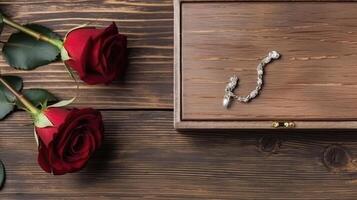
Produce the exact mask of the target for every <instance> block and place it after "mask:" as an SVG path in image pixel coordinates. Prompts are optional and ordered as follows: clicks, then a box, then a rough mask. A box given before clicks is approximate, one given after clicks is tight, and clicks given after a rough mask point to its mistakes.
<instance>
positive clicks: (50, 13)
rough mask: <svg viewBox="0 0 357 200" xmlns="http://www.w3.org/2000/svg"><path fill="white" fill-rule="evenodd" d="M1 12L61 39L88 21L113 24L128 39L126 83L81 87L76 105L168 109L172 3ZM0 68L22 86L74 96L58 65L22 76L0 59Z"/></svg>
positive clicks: (9, 7)
mask: <svg viewBox="0 0 357 200" xmlns="http://www.w3.org/2000/svg"><path fill="white" fill-rule="evenodd" d="M0 9H2V10H4V11H5V12H6V13H7V14H9V15H10V16H13V18H14V19H15V20H17V21H18V22H21V23H28V22H33V23H40V24H42V25H45V26H49V27H51V28H53V29H54V30H55V31H56V32H58V33H60V34H61V35H63V36H64V35H65V33H66V31H68V30H70V29H72V28H74V27H76V26H79V25H82V24H85V23H88V22H89V23H92V25H97V26H99V27H104V26H107V25H109V24H110V23H111V22H112V21H114V22H116V23H117V25H118V26H119V29H120V31H121V32H122V33H124V34H126V35H127V36H128V40H129V44H128V45H129V49H130V56H129V57H130V58H129V59H130V66H129V69H128V72H127V76H126V79H125V80H123V81H118V82H116V83H114V84H112V85H110V86H104V85H99V86H88V85H85V84H81V86H80V88H81V89H80V96H81V97H80V98H79V101H77V105H78V104H80V105H82V106H95V107H97V108H102V109H127V108H131V109H132V108H133V109H137V108H165V109H167V108H172V98H173V95H172V87H173V86H172V77H173V73H172V62H173V58H172V48H173V12H172V2H171V1H168V0H160V1H144V0H141V1H138V0H135V1H115V0H106V1H102V0H89V1H82V0H80V1H70V0H61V1H56V0H46V1H42V0H33V1H22V0H14V1H6V0H5V1H4V0H1V1H0ZM11 31H13V30H11ZM9 34H10V29H8V28H7V29H6V30H5V32H4V34H3V35H2V36H1V40H2V41H6V39H7V38H8V37H9ZM0 69H1V71H2V73H6V74H8V73H9V74H17V75H19V76H22V77H23V78H24V79H25V82H26V87H44V88H47V89H49V90H51V91H52V92H53V93H55V94H56V95H57V96H59V97H61V98H71V97H73V95H74V94H75V91H74V90H75V85H74V83H73V81H72V80H71V78H69V76H68V74H67V72H66V70H65V69H64V67H63V64H62V63H54V64H51V65H49V66H47V67H42V68H39V69H37V70H35V71H31V72H24V71H16V70H13V69H10V68H9V67H8V66H7V64H6V62H5V61H4V60H3V59H2V58H0ZM71 91H73V93H72V92H71Z"/></svg>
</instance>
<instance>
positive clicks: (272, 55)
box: [269, 51, 280, 59]
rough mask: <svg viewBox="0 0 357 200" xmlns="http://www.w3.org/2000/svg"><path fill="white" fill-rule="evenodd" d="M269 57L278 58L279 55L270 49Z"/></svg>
mask: <svg viewBox="0 0 357 200" xmlns="http://www.w3.org/2000/svg"><path fill="white" fill-rule="evenodd" d="M269 57H271V58H273V59H278V58H279V57H280V55H279V53H278V52H276V51H272V52H270V53H269Z"/></svg>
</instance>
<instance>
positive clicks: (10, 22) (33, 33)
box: [2, 16, 63, 49]
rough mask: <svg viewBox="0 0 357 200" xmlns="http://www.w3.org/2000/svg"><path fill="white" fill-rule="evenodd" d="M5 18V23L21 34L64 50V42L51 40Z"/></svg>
mask: <svg viewBox="0 0 357 200" xmlns="http://www.w3.org/2000/svg"><path fill="white" fill-rule="evenodd" d="M2 18H3V22H4V23H5V24H7V25H9V26H11V27H13V28H15V29H17V30H19V31H21V32H24V33H26V34H28V35H30V36H32V37H34V38H36V39H37V40H41V41H44V42H47V43H50V44H52V45H53V46H55V47H57V48H59V49H62V47H63V42H62V41H61V40H58V39H53V38H49V37H47V36H46V35H43V34H41V33H39V32H36V31H34V30H32V29H30V28H27V27H25V26H22V25H21V24H18V23H16V22H14V21H12V20H11V19H8V18H7V17H5V16H2Z"/></svg>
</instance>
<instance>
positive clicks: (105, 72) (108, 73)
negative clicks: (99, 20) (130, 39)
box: [64, 23, 128, 85]
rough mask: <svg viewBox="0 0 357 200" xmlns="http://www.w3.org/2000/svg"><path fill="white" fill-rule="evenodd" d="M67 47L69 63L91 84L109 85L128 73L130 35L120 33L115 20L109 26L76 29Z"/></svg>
mask: <svg viewBox="0 0 357 200" xmlns="http://www.w3.org/2000/svg"><path fill="white" fill-rule="evenodd" d="M64 48H65V49H66V51H67V54H68V56H69V60H66V61H65V63H66V65H69V66H70V67H71V68H72V69H74V70H75V71H77V73H78V75H79V77H80V79H82V80H83V81H84V82H86V83H88V84H90V85H94V84H100V83H104V84H109V83H111V82H112V81H114V80H117V79H119V78H120V77H122V76H123V75H124V72H125V69H126V65H127V60H128V55H127V38H126V36H124V35H122V34H119V32H118V28H117V26H116V25H115V23H112V24H111V25H110V26H109V27H107V28H105V29H97V28H94V27H83V28H77V29H74V30H72V31H70V32H69V33H67V36H66V38H65V40H64Z"/></svg>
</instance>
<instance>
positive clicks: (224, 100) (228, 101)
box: [223, 98, 230, 108]
mask: <svg viewBox="0 0 357 200" xmlns="http://www.w3.org/2000/svg"><path fill="white" fill-rule="evenodd" d="M229 103H230V99H229V98H224V99H223V107H225V108H228V106H229Z"/></svg>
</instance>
